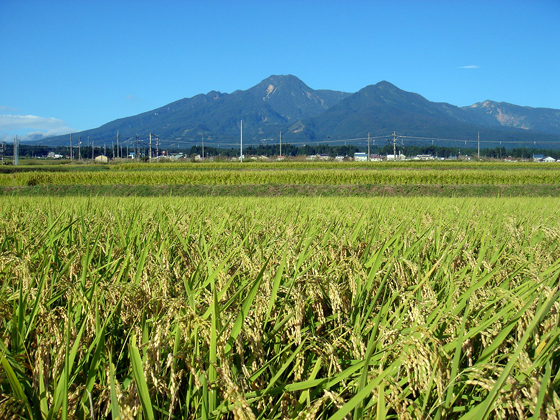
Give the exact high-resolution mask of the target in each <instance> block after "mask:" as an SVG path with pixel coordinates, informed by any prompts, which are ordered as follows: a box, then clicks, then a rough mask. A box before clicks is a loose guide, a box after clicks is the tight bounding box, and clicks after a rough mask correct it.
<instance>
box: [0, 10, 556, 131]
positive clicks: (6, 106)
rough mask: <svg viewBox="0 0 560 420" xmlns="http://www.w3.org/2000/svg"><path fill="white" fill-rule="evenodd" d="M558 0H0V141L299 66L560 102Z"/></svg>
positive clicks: (243, 84)
mask: <svg viewBox="0 0 560 420" xmlns="http://www.w3.org/2000/svg"><path fill="white" fill-rule="evenodd" d="M559 22H560V1H559V0H531V1H529V0H526V1H512V0H510V1H506V0H503V1H498V0H486V1H477V0H469V1H461V0H448V1H443V0H440V1H435V0H424V1H422V0H416V1H405V0H393V1H352V0H349V1H334V0H331V1H328V0H326V1H319V0H315V1H312V0H302V1H290V0H283V1H266V0H260V1H248V0H247V1H241V0H240V1H213V0H207V1H194V0H193V1H172V0H159V1H147V0H146V1H126V0H110V1H105V0H98V1H93V0H89V1H86V0H72V1H57V0H42V1H26V0H0V39H1V40H2V42H1V43H0V57H1V60H0V140H2V139H4V140H6V141H12V140H13V137H14V135H16V134H17V135H18V136H20V138H24V139H32V138H34V139H37V138H40V137H41V136H44V135H54V134H62V133H67V132H70V131H81V130H86V129H90V128H96V127H98V126H100V125H102V124H104V123H107V122H109V121H112V120H115V119H118V118H122V117H127V116H130V115H135V114H138V113H141V112H144V111H148V110H151V109H154V108H157V107H159V106H163V105H165V104H167V103H169V102H173V101H175V100H178V99H181V98H185V97H191V96H194V95H196V94H199V93H207V92H209V91H211V90H218V91H221V92H227V93H231V92H233V91H235V90H237V89H242V90H244V89H248V88H250V87H252V86H254V85H256V84H257V83H259V82H260V81H261V80H262V79H264V78H266V77H268V76H270V75H272V74H293V75H295V76H297V77H299V78H300V79H301V80H302V81H303V82H305V83H306V84H307V85H309V86H310V87H311V88H313V89H333V90H341V91H347V92H356V91H358V90H360V89H361V88H363V87H365V86H367V85H370V84H375V83H377V82H379V81H381V80H387V81H389V82H391V83H393V84H395V85H396V86H398V87H399V88H401V89H404V90H407V91H412V92H416V93H419V94H421V95H422V96H424V97H425V98H427V99H428V100H431V101H436V102H448V103H451V104H453V105H458V106H465V105H472V104H473V103H476V102H481V101H484V100H486V99H491V100H494V101H504V102H509V103H513V104H517V105H524V106H532V107H546V108H556V109H560V24H559Z"/></svg>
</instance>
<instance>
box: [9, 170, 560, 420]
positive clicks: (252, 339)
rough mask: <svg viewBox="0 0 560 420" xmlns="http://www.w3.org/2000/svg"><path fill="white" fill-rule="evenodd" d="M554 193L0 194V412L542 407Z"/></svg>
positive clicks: (546, 411)
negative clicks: (542, 195)
mask: <svg viewBox="0 0 560 420" xmlns="http://www.w3.org/2000/svg"><path fill="white" fill-rule="evenodd" d="M228 170H229V169H228ZM302 170H303V171H307V169H302ZM315 171H317V169H315ZM108 172H111V171H108ZM123 172H126V171H123ZM171 172H173V171H171ZM288 172H289V171H288ZM326 172H327V173H328V171H326ZM350 172H352V171H350ZM337 173H338V172H336V171H335V172H332V173H331V175H333V174H337ZM288 175H289V174H285V175H284V176H288ZM135 176H139V177H140V176H144V175H142V174H136V175H135ZM252 176H257V175H255V174H253V175H252ZM294 176H299V175H294ZM302 176H303V175H302ZM321 176H323V175H321ZM345 176H346V175H345ZM395 176H396V175H395ZM449 176H451V175H449ZM455 176H460V174H456V175H455ZM477 176H478V175H477ZM343 179H344V178H343ZM115 188H116V187H115ZM557 209H558V202H557V199H553V198H543V199H541V200H534V199H529V198H523V197H517V198H515V199H505V198H500V199H498V198H447V199H442V198H441V197H439V198H438V197H421V198H411V197H407V198H403V197H400V198H399V197H385V198H379V199H370V198H366V199H360V198H355V197H354V198H349V197H280V198H277V197H276V198H274V197H272V198H271V197H268V198H263V197H260V198H255V197H253V198H251V197H191V198H189V199H184V198H177V197H175V198H173V197H167V198H165V199H162V198H161V197H160V198H157V197H156V198H138V197H136V198H126V199H124V198H114V197H112V198H111V197H89V198H79V197H71V198H68V197H0V279H1V281H0V323H1V325H2V328H0V361H1V367H0V393H2V395H3V396H4V397H3V398H0V417H2V418H14V417H16V416H20V417H21V416H24V417H25V416H27V417H30V418H58V417H64V416H66V417H67V418H73V417H77V418H96V419H98V418H104V417H107V416H113V417H117V416H120V417H121V418H135V417H137V416H138V415H139V414H140V412H142V416H143V417H145V418H152V417H153V418H156V417H158V418H159V417H166V418H199V417H204V416H206V418H228V417H231V418H239V419H243V418H247V419H253V418H276V417H285V418H334V419H337V418H345V417H348V416H353V417H355V418H359V417H366V418H367V417H372V418H373V417H374V416H377V417H378V418H383V417H386V418H389V417H400V418H428V417H430V418H435V417H438V418H444V417H449V416H450V415H451V413H455V414H458V416H464V417H465V418H469V416H471V417H473V416H476V415H478V414H480V416H481V417H484V416H486V417H487V418H488V417H499V416H503V417H518V418H521V417H531V416H533V417H535V418H536V417H538V416H541V417H547V416H548V417H549V418H554V416H555V415H557V414H556V413H557V404H558V401H557V399H556V397H555V396H554V394H553V392H552V391H551V390H552V389H553V385H554V381H555V380H557V377H556V378H555V373H554V372H556V371H557V370H558V369H556V366H555V364H554V363H555V361H554V357H555V355H557V353H558V350H559V349H558V336H559V334H560V330H559V325H560V303H559V302H560V295H559V291H558V288H559V287H558V279H559V276H560V262H559V261H560V251H559V248H558V240H559V238H560V218H559V217H558V210H557ZM477 413H478V414H477Z"/></svg>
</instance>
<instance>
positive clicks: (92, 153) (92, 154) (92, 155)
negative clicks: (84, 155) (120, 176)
mask: <svg viewBox="0 0 560 420" xmlns="http://www.w3.org/2000/svg"><path fill="white" fill-rule="evenodd" d="M87 141H88V143H89V136H88V138H87ZM94 150H95V149H94V146H93V140H92V141H91V160H94V159H95V152H94Z"/></svg>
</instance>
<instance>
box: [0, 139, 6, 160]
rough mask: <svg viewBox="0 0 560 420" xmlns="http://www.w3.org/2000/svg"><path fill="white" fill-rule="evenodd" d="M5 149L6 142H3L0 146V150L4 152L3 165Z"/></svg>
mask: <svg viewBox="0 0 560 420" xmlns="http://www.w3.org/2000/svg"><path fill="white" fill-rule="evenodd" d="M4 147H6V142H4V141H3V142H2V143H1V144H0V149H1V151H2V165H3V164H4Z"/></svg>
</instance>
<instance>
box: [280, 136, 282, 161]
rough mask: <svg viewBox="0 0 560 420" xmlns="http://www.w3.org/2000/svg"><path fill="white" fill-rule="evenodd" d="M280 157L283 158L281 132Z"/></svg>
mask: <svg viewBox="0 0 560 420" xmlns="http://www.w3.org/2000/svg"><path fill="white" fill-rule="evenodd" d="M280 156H282V132H281V131H280Z"/></svg>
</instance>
